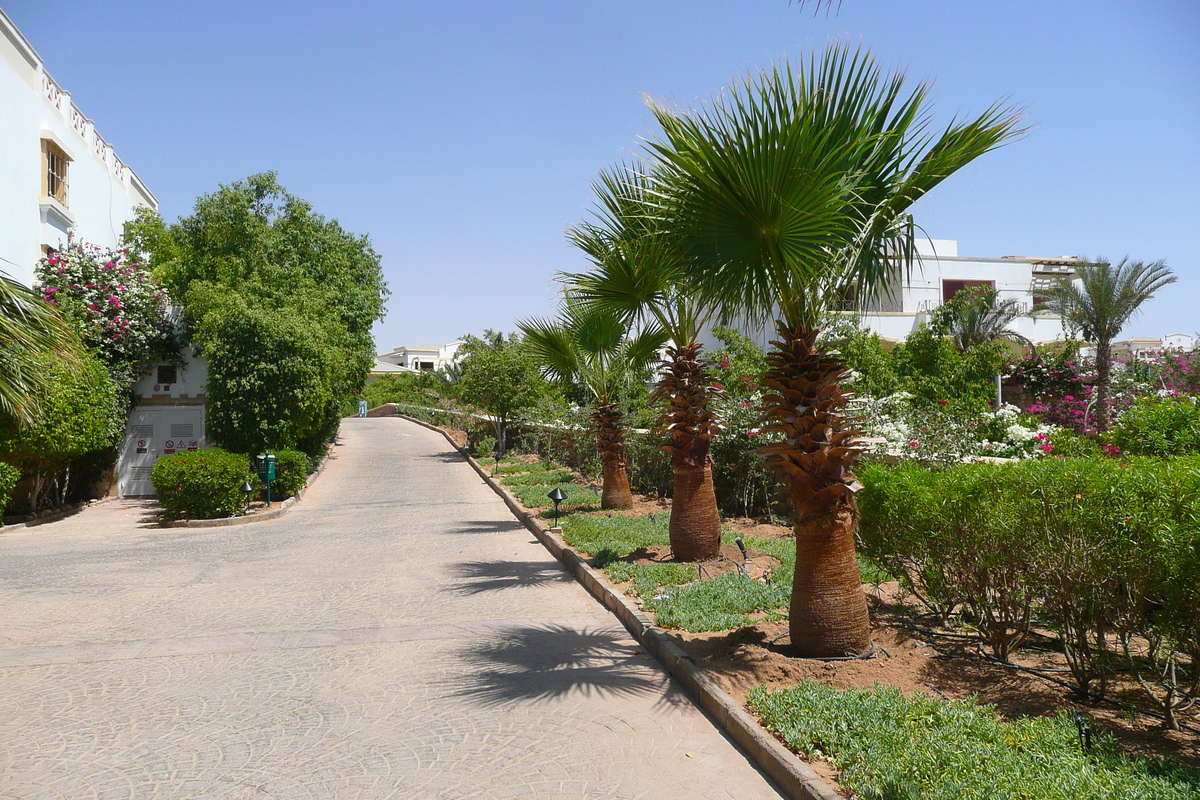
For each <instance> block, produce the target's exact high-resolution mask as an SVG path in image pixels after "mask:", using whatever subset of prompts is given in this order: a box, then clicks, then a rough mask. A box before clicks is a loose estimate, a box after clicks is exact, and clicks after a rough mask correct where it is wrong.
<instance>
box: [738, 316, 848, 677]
mask: <svg viewBox="0 0 1200 800" xmlns="http://www.w3.org/2000/svg"><path fill="white" fill-rule="evenodd" d="M819 333H820V329H809V328H808V327H806V326H800V327H798V328H797V329H796V330H794V331H791V330H788V329H787V328H785V327H784V326H782V325H781V326H780V327H779V341H773V342H771V344H772V345H774V346H775V348H776V349H775V350H773V351H772V352H771V353H769V354H768V356H767V372H766V374H765V375H764V376H763V381H762V384H763V387H764V388H765V390H766V395H765V397H764V398H763V404H764V411H765V413H764V420H765V421H766V423H767V426H766V430H768V431H777V432H779V433H782V434H783V436H784V441H783V442H781V443H778V444H772V445H768V446H766V447H764V448H762V450H760V451H759V452H760V453H761V454H762V455H763V456H764V457H765V458H766V460H767V462H768V463H769V464H771V465H772V466H775V467H777V468H778V469H779V470H780V472H781V473H782V474H783V475H784V476H785V477H786V479H787V482H788V488H789V490H790V493H791V498H792V508H793V512H792V513H793V517H792V526H793V529H794V531H795V534H796V577H795V581H794V583H793V585H792V602H791V615H790V620H789V623H788V625H789V629H790V633H791V638H792V646H793V647H794V648H795V649H796V651H797V653H798V654H799V655H802V656H807V657H813V658H821V657H836V656H846V655H854V654H858V653H863V652H865V651H866V650H867V649H868V648H869V647H870V646H871V623H870V617H869V616H868V614H867V601H866V596H865V595H864V594H863V591H862V579H861V577H860V576H859V571H858V559H857V558H856V557H855V551H854V526H855V523H856V522H857V521H858V504H857V503H856V502H855V500H854V492H855V491H857V490H858V488H860V486H859V483H858V481H857V480H856V479H855V477H854V474H853V473H852V472H851V471H850V470H851V467H852V466H853V464H854V460H855V458H856V457H857V456H858V452H859V451H858V449H857V448H855V447H854V446H853V444H852V442H853V439H854V437H855V436H856V435H857V434H858V432H857V431H855V430H852V429H851V427H850V425H851V423H852V421H853V420H852V418H849V417H846V416H844V415H843V414H842V409H843V408H844V406H845V405H846V400H847V395H846V394H844V393H843V392H842V391H841V389H840V388H839V383H840V382H841V381H843V380H844V379H845V378H846V375H847V370H846V367H845V365H844V364H843V363H842V362H841V360H840V359H838V358H837V357H836V356H835V355H833V354H830V353H827V352H826V351H825V349H824V347H823V346H822V345H820V344H818V342H817V336H818V334H819Z"/></svg>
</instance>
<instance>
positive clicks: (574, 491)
mask: <svg viewBox="0 0 1200 800" xmlns="http://www.w3.org/2000/svg"><path fill="white" fill-rule="evenodd" d="M555 486H558V487H559V488H560V489H562V490H563V492H564V493H566V495H567V499H566V500H563V501H562V504H561V505H560V506H559V508H560V509H561V511H562V513H563V514H564V515H565V514H568V513H571V512H573V511H582V510H585V509H591V508H599V507H600V497H599V495H597V494H596V493H595V492H594V491H592V487H590V486H581V485H580V484H578V483H563V484H546V485H539V484H524V485H517V486H510V487H509V490H510V491H512V493H513V494H514V495H515V496H516V498H517V499H518V500H520V501H521V505H523V506H525V507H526V508H534V509H538V508H545V509H552V508H553V507H554V501H552V500H551V499H550V498H549V497H547V496H546V495H547V494H549V492H550V490H551V489H552V488H554V487H555ZM543 516H545V515H543Z"/></svg>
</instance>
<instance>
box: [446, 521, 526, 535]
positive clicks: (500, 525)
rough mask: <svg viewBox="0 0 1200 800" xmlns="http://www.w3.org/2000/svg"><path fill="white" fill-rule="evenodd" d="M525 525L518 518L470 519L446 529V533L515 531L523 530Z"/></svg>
mask: <svg viewBox="0 0 1200 800" xmlns="http://www.w3.org/2000/svg"><path fill="white" fill-rule="evenodd" d="M523 530H525V526H524V525H522V524H521V523H520V522H517V521H516V520H485V519H480V520H470V521H467V522H463V523H462V524H461V525H460V526H459V527H457V528H455V529H454V530H450V531H446V533H483V534H488V533H493V534H494V533H513V532H514V531H523Z"/></svg>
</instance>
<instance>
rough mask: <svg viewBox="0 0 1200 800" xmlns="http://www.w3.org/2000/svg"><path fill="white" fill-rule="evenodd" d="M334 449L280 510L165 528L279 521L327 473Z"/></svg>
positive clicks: (187, 521)
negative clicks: (327, 466)
mask: <svg viewBox="0 0 1200 800" xmlns="http://www.w3.org/2000/svg"><path fill="white" fill-rule="evenodd" d="M332 449H333V442H330V443H329V448H328V449H326V451H325V457H324V458H322V459H321V463H320V464H318V465H317V468H316V469H315V470H313V473H312V475H309V476H308V481H307V482H306V483H305V484H304V486H303V488H301V489H300V491H299V492H297V493H296V494H294V495H293V496H291V497H289V498H288V499H287V500H284V501H283V502H281V503H280V504H279V508H273V509H271V510H270V511H260V512H259V513H257V514H248V515H247V516H244V517H223V518H221V519H177V520H175V521H174V522H164V523H163V524H162V527H164V528H228V527H230V526H232V525H249V524H251V523H254V522H266V521H267V520H272V519H278V518H279V517H282V516H283V515H284V514H286V513H287V512H288V509H289V508H291V507H292V506H294V505H295V504H296V502H297V501H298V500H299V499H300V498H302V497H304V494H305V492H307V491H308V487H310V486H312V485H313V484H314V483H315V482H316V480H317V477H318V476H319V475H320V474H321V473H322V472H324V471H325V465H326V464H328V463H329V451H330V450H332Z"/></svg>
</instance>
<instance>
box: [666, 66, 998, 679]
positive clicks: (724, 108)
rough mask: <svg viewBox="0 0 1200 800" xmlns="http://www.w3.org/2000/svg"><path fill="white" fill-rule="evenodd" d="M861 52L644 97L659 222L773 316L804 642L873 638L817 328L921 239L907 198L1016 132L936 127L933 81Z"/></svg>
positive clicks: (888, 279)
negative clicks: (907, 88) (725, 85)
mask: <svg viewBox="0 0 1200 800" xmlns="http://www.w3.org/2000/svg"><path fill="white" fill-rule="evenodd" d="M903 84H904V76H903V75H902V74H896V75H892V76H884V75H882V74H881V71H880V69H879V68H878V67H877V66H876V64H875V62H874V59H873V58H872V57H871V56H870V55H869V54H867V53H865V52H863V51H862V50H851V49H849V48H847V47H845V46H841V45H832V46H831V47H830V48H829V49H827V50H826V52H825V53H824V55H823V56H821V57H819V58H818V57H817V56H814V57H813V58H812V59H811V60H810V61H809V62H807V63H806V64H804V65H803V67H802V68H801V69H799V70H796V71H793V69H792V67H791V65H790V64H788V63H784V64H783V65H782V67H781V66H778V65H777V66H775V67H773V68H771V69H769V70H765V71H763V72H761V73H759V74H757V75H752V76H749V77H747V78H746V79H744V80H743V81H741V82H740V83H738V84H737V85H735V86H734V87H733V88H731V89H730V90H728V91H727V92H725V93H723V94H722V95H720V96H719V97H718V98H716V99H715V100H713V101H712V102H711V103H710V104H708V105H707V106H706V107H702V108H700V109H698V110H676V109H673V108H668V107H666V106H663V105H661V104H658V103H655V102H653V101H651V103H650V106H651V109H652V111H653V113H654V115H655V117H656V118H657V120H658V122H659V124H660V125H661V127H662V130H663V133H662V136H661V137H660V138H659V139H657V140H655V141H651V142H650V143H649V144H648V150H649V156H650V158H651V159H652V160H653V162H654V170H653V173H652V174H653V175H654V176H656V183H657V185H656V187H655V192H654V194H655V196H656V197H657V198H658V200H657V207H658V212H659V213H660V214H661V215H662V218H663V223H662V224H664V225H665V226H669V227H670V228H671V229H672V230H673V231H674V232H675V235H676V236H677V237H678V241H679V242H680V246H681V247H682V250H683V252H684V255H685V258H686V261H687V263H688V265H689V279H690V280H691V281H692V282H693V284H694V285H695V286H697V288H698V290H699V291H700V292H701V293H702V295H703V296H704V297H705V298H708V299H709V300H711V301H713V302H715V303H717V304H718V305H719V307H720V308H721V309H722V310H723V312H724V314H723V316H725V317H726V318H732V317H734V316H736V315H738V314H742V315H744V316H745V317H746V318H749V319H750V320H751V321H757V322H762V323H765V322H766V321H768V320H770V319H774V320H775V322H776V329H777V331H778V338H777V339H776V340H775V341H773V342H772V345H773V347H774V348H775V349H774V350H773V351H772V352H771V353H770V355H769V356H768V370H767V372H766V374H764V375H763V377H762V380H761V385H762V386H763V387H764V388H765V396H764V398H763V403H764V421H765V422H766V423H767V430H769V431H773V432H775V433H776V434H777V435H778V436H779V437H780V438H781V440H782V441H780V442H779V443H777V444H772V445H769V446H767V447H765V448H763V449H762V451H761V453H762V454H763V455H764V456H765V457H766V458H767V459H768V461H769V462H770V463H772V464H773V465H774V466H776V467H777V468H778V471H779V472H780V474H781V475H782V476H783V477H784V478H785V479H786V481H787V484H788V488H789V491H790V495H791V500H792V506H793V527H794V531H795V535H796V575H795V581H794V584H793V591H792V600H791V613H790V622H789V628H790V632H791V639H792V645H793V648H794V650H795V652H797V653H798V654H800V655H805V656H842V655H846V654H850V653H862V652H864V651H866V650H867V649H868V648H869V647H870V620H869V617H868V615H867V608H866V600H865V597H864V595H863V592H862V586H861V578H860V576H859V571H858V564H857V559H856V555H855V548H854V527H855V523H856V520H857V517H858V508H857V504H856V503H855V500H854V493H855V491H857V490H858V488H860V485H859V484H858V482H857V480H856V479H855V477H854V474H853V472H852V471H851V469H852V467H853V463H854V460H855V458H856V457H857V455H858V452H859V448H857V447H856V446H855V439H856V437H857V431H855V430H854V428H853V420H852V419H849V418H847V417H846V416H845V415H844V406H845V404H846V402H847V395H846V393H844V392H843V391H842V390H841V388H840V384H841V383H842V382H843V381H844V380H845V379H846V377H847V375H848V371H847V368H846V366H845V365H844V363H843V362H842V360H841V359H840V358H839V357H838V356H837V354H836V352H831V351H828V350H827V349H826V347H825V345H824V344H823V343H822V342H821V341H820V340H819V335H820V332H821V329H820V319H821V315H822V313H823V312H824V311H826V310H828V309H829V308H831V307H832V306H834V305H835V303H836V302H837V301H838V300H839V299H840V298H841V297H843V296H846V293H847V289H848V288H849V287H850V286H856V287H857V292H856V295H857V297H858V298H859V301H860V302H864V303H865V302H869V300H870V299H871V298H873V297H875V296H877V295H878V294H879V293H880V292H882V291H885V287H886V286H887V285H888V284H889V283H894V282H895V281H896V279H897V278H898V277H899V275H898V273H899V272H900V271H902V270H903V269H906V268H908V267H909V266H910V265H911V263H912V259H913V254H914V227H915V226H914V224H913V220H912V217H911V215H910V214H909V211H908V210H909V208H910V206H911V205H912V204H913V203H914V202H915V201H917V200H918V199H919V198H920V197H922V196H923V195H924V194H925V193H926V192H928V191H929V190H930V189H932V188H933V187H935V186H936V185H937V184H939V183H940V182H941V181H943V180H944V179H945V178H947V177H948V176H949V175H951V174H953V173H954V172H955V171H956V170H958V169H959V168H961V167H962V166H964V165H966V164H968V163H970V162H971V161H972V160H974V159H975V158H977V157H979V156H981V155H983V154H984V153H986V152H988V151H989V150H992V149H994V148H996V147H998V146H1000V145H1001V144H1003V143H1004V142H1005V141H1007V140H1009V139H1011V138H1013V137H1014V136H1016V135H1018V134H1019V133H1021V131H1020V129H1019V128H1018V120H1019V114H1018V113H1017V112H1016V111H1014V110H1013V109H1011V108H1006V107H1002V106H993V107H991V108H989V109H988V110H987V111H985V112H984V113H983V114H981V115H980V116H978V117H976V118H974V119H970V120H967V121H965V122H960V121H953V122H951V123H950V125H949V126H948V127H947V128H946V129H945V130H944V131H942V132H941V133H940V134H936V133H935V132H933V131H931V130H930V126H931V119H930V112H929V111H928V109H927V103H926V101H927V97H928V92H929V87H928V86H927V85H926V84H920V85H918V86H917V87H916V88H915V89H914V90H912V91H911V92H908V93H907V94H903Z"/></svg>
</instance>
